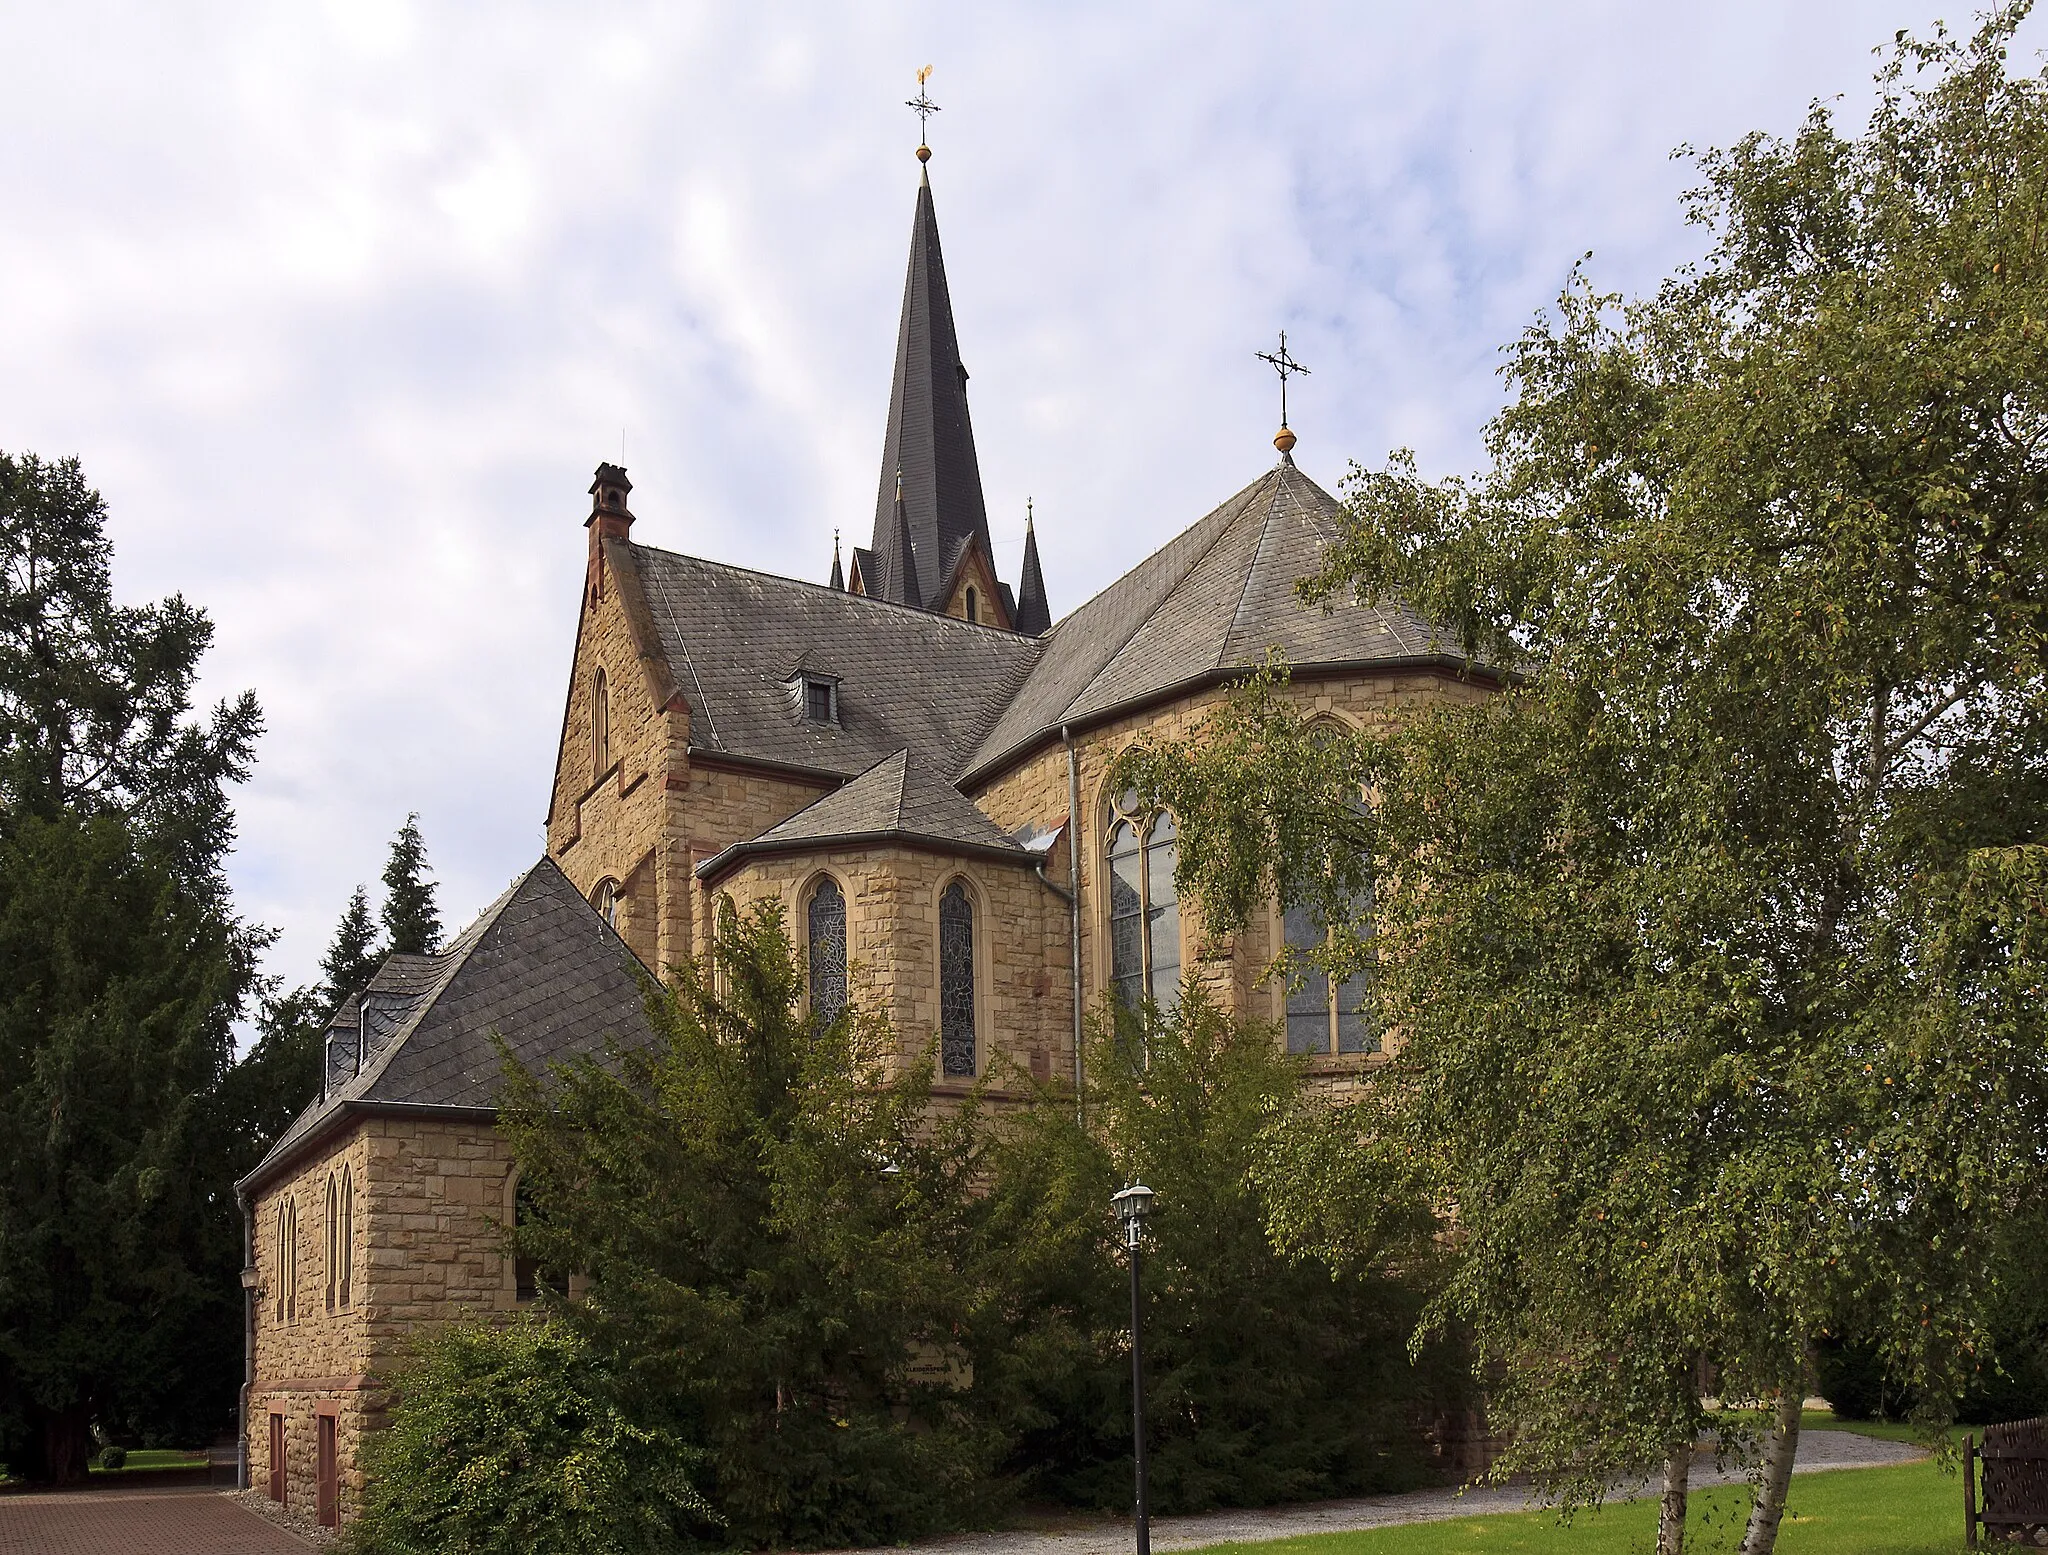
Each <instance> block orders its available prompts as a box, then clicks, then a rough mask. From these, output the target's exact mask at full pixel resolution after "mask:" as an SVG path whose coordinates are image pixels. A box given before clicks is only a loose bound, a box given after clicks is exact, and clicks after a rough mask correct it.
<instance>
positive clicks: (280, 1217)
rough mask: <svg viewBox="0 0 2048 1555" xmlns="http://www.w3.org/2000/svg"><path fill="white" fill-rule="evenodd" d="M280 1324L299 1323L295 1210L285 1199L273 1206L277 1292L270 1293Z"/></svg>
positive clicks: (291, 1201)
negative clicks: (274, 1208)
mask: <svg viewBox="0 0 2048 1555" xmlns="http://www.w3.org/2000/svg"><path fill="white" fill-rule="evenodd" d="M273 1302H274V1306H275V1315H276V1318H277V1321H278V1322H280V1323H296V1322H297V1321H298V1320H299V1206H298V1202H297V1201H296V1200H295V1199H292V1198H291V1197H289V1196H287V1197H285V1198H283V1199H280V1200H279V1201H278V1205H277V1289H276V1291H275V1292H274V1293H273Z"/></svg>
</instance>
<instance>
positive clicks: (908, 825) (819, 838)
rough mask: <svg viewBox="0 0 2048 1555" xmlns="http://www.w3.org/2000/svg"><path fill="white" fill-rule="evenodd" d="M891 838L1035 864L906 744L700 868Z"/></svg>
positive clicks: (720, 871) (704, 871)
mask: <svg viewBox="0 0 2048 1555" xmlns="http://www.w3.org/2000/svg"><path fill="white" fill-rule="evenodd" d="M890 842H906V843H912V844H917V845H920V846H924V847H935V848H938V849H939V850H941V851H943V852H949V853H969V854H974V855H976V856H979V857H984V858H997V859H1002V860H1005V861H1006V862H1011V863H1019V864H1029V863H1031V862H1033V856H1032V855H1031V854H1030V853H1029V852H1028V851H1027V850H1026V849H1025V848H1024V847H1023V845H1022V844H1020V843H1019V842H1018V841H1017V840H1016V839H1015V838H1013V837H1011V836H1009V835H1008V834H1007V833H1005V832H1004V831H1003V830H1002V828H1001V827H999V826H997V825H996V823H995V822H994V821H992V820H990V819H989V818H988V817H987V816H986V815H985V814H983V813H982V810H981V807H980V806H978V805H977V804H975V802H974V801H973V800H971V799H969V798H968V797H967V796H966V795H965V794H963V793H961V792H960V790H959V789H957V788H955V787H954V786H953V785H952V784H951V783H949V782H947V781H946V780H945V778H943V777H942V776H940V775H939V774H938V773H937V772H935V771H934V770H933V769H932V767H931V765H930V764H929V763H928V762H926V761H924V760H921V759H920V758H919V757H918V755H917V754H916V753H915V752H913V751H910V750H899V751H897V752H896V753H895V754H894V755H892V756H887V757H885V758H883V759H882V760H881V761H878V762H876V763H875V764H874V766H872V767H870V768H868V770H867V771H865V772H863V773H862V774H861V775H860V776H859V777H857V778H855V779H854V780H853V781H852V782H850V783H848V784H847V785H846V786H845V787H844V788H840V789H835V790H834V791H833V792H831V793H829V794H827V795H826V796H825V797H824V798H822V799H820V800H818V801H817V802H816V803H815V804H812V805H810V806H808V807H806V808H805V809H802V810H799V811H797V813H796V814H795V815H792V816H791V817H790V818H789V819H788V820H786V821H784V822H783V823H782V824H781V825H779V826H776V827H774V828H772V829H771V830H769V831H766V832H763V833H762V834H761V835H760V836H758V837H755V838H752V839H751V840H749V841H746V842H737V843H734V844H733V845H732V846H731V847H729V848H727V849H725V850H724V851H723V852H721V853H717V854H714V855H713V856H712V857H710V858H708V859H706V860H705V861H704V862H703V863H701V864H699V865H698V866H697V873H698V875H699V876H700V877H701V878H703V879H705V880H707V881H709V880H715V879H717V878H718V877H720V876H722V875H724V874H727V873H728V872H730V871H731V870H732V869H733V868H735V867H737V866H738V865H739V864H740V863H741V862H742V861H744V860H745V859H747V858H750V857H755V856H759V855H763V854H775V853H808V852H812V851H815V850H819V849H823V848H831V847H841V846H852V845H856V844H859V845H874V844H880V843H890Z"/></svg>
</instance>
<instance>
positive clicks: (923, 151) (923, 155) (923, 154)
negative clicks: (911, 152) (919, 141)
mask: <svg viewBox="0 0 2048 1555" xmlns="http://www.w3.org/2000/svg"><path fill="white" fill-rule="evenodd" d="M931 159H932V148H931V147H929V146H919V147H918V148H917V160H918V161H920V162H929V161H931Z"/></svg>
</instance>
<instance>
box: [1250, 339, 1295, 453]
mask: <svg viewBox="0 0 2048 1555" xmlns="http://www.w3.org/2000/svg"><path fill="white" fill-rule="evenodd" d="M1252 354H1253V355H1254V356H1256V357H1257V358H1258V359H1259V360H1260V361H1262V362H1271V363H1272V364H1273V371H1275V372H1276V373H1278V374H1279V375H1280V425H1281V427H1282V429H1283V430H1284V429H1285V428H1286V426H1287V379H1288V377H1289V375H1290V374H1293V373H1305V372H1307V371H1308V369H1307V368H1306V367H1304V366H1302V365H1301V363H1299V362H1297V361H1296V360H1295V359H1294V358H1293V357H1291V356H1289V355H1288V354H1287V331H1286V330H1284V329H1283V330H1281V331H1280V349H1279V350H1277V351H1255V352H1253V353H1252Z"/></svg>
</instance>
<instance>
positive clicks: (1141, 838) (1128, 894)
mask: <svg viewBox="0 0 2048 1555" xmlns="http://www.w3.org/2000/svg"><path fill="white" fill-rule="evenodd" d="M1178 859H1179V850H1178V845H1177V842H1176V836H1175V832H1174V827H1173V817H1172V816H1171V815H1169V814H1167V812H1166V811H1164V810H1160V811H1156V812H1153V813H1151V814H1149V815H1148V814H1144V813H1141V812H1139V811H1138V809H1137V803H1136V797H1135V796H1134V795H1129V794H1127V795H1125V796H1124V798H1123V800H1121V801H1120V802H1119V803H1118V806H1117V813H1116V817H1115V819H1114V820H1113V821H1112V823H1111V825H1110V832H1109V978H1110V987H1111V988H1112V989H1113V990H1114V991H1115V993H1116V996H1117V999H1118V1000H1119V1001H1120V1002H1121V1003H1122V1004H1123V1005H1124V1006H1125V1007H1126V1008H1127V1009H1136V1008H1137V1007H1138V1006H1139V1005H1140V1004H1141V1003H1143V1002H1144V1000H1145V999H1146V998H1147V997H1149V998H1151V999H1152V1000H1153V1002H1154V1003H1156V1004H1157V1005H1158V1006H1159V1007H1160V1008H1161V1009H1165V1010H1170V1009H1172V1008H1173V1007H1174V1005H1175V1004H1176V1003H1178V1002H1179V999H1180V896H1179V893H1178V892H1177V891H1176V890H1175V888H1174V883H1173V871H1174V865H1175V864H1176V862H1177V861H1178Z"/></svg>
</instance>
